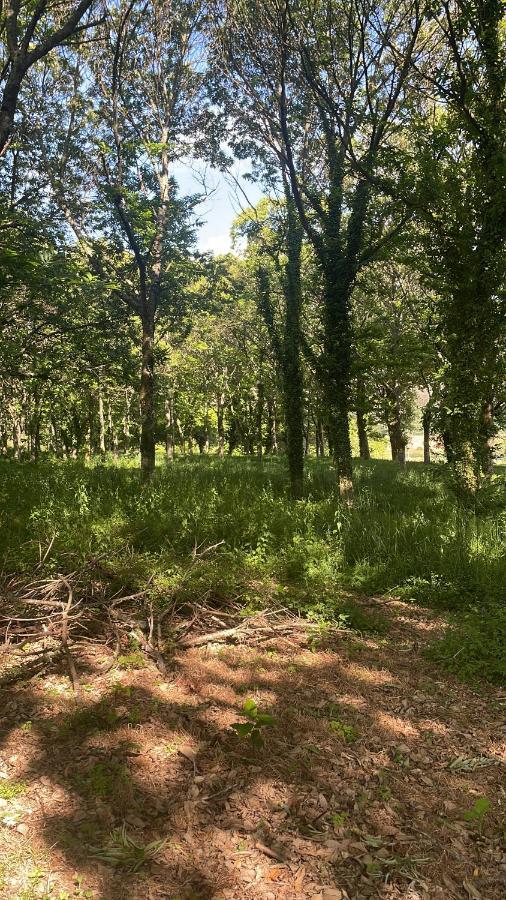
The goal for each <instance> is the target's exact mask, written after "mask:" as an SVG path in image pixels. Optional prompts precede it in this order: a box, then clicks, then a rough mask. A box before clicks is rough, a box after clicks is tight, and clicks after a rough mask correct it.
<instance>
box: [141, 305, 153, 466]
mask: <svg viewBox="0 0 506 900" xmlns="http://www.w3.org/2000/svg"><path fill="white" fill-rule="evenodd" d="M154 337H155V323H154V316H153V315H149V314H148V313H147V312H145V314H144V315H143V318H142V361H141V383H140V392H139V407H140V415H141V441H140V444H141V448H140V449H141V479H142V481H149V479H150V478H151V476H152V474H153V472H154V471H155V449H156V446H155V378H154V376H155V353H154Z"/></svg>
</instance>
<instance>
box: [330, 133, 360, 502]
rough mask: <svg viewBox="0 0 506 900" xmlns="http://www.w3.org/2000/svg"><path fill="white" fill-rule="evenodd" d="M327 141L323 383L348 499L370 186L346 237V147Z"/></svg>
mask: <svg viewBox="0 0 506 900" xmlns="http://www.w3.org/2000/svg"><path fill="white" fill-rule="evenodd" d="M328 145H329V146H328V154H329V165H330V169H331V179H330V180H331V187H330V193H329V208H328V214H327V219H326V225H325V234H324V241H325V247H324V253H323V255H322V260H321V261H322V269H323V280H324V292H323V299H324V342H323V343H324V359H323V366H322V371H323V373H324V379H323V381H324V383H323V388H324V392H325V400H326V406H327V416H328V432H329V436H330V441H331V444H332V454H333V458H334V464H335V467H336V469H337V475H338V481H339V493H340V496H341V497H342V498H343V500H345V501H346V502H348V503H351V502H352V501H353V462H352V452H351V440H350V423H349V413H350V385H351V347H352V324H351V314H350V305H351V294H352V291H353V285H354V283H355V278H356V275H357V271H358V259H359V253H360V248H361V244H362V233H363V228H364V221H365V215H366V211H367V206H368V201H369V186H368V185H367V183H366V182H365V181H359V182H358V184H357V185H356V187H355V191H354V195H353V199H352V204H351V212H350V216H349V220H348V224H347V228H346V240H343V235H342V233H341V220H342V210H343V181H344V170H343V151H342V150H341V151H339V152H338V151H337V149H336V147H335V141H334V139H333V138H332V137H331V135H328Z"/></svg>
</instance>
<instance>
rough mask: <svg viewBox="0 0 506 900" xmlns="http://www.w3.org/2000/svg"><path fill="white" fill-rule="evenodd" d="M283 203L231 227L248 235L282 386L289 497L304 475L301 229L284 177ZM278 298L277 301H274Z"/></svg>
mask: <svg viewBox="0 0 506 900" xmlns="http://www.w3.org/2000/svg"><path fill="white" fill-rule="evenodd" d="M284 190H285V197H284V201H275V200H271V201H269V200H266V199H264V200H262V201H260V203H259V204H258V206H257V207H256V209H254V210H251V209H250V210H249V211H246V212H245V213H243V214H242V216H240V217H239V218H238V219H237V220H236V222H235V225H234V230H235V231H236V232H237V233H242V234H244V235H245V236H246V237H247V239H248V245H247V251H246V252H247V259H248V261H249V262H250V265H251V267H252V269H253V272H254V278H255V285H254V295H255V300H256V305H257V309H258V312H259V314H260V316H261V317H262V319H263V321H264V324H265V326H266V328H267V332H268V334H269V338H270V342H271V348H272V352H273V354H274V357H275V359H276V362H277V367H278V370H279V374H280V378H281V382H282V385H283V408H284V413H285V426H286V449H287V456H288V472H289V476H290V489H291V493H292V497H294V498H295V499H298V498H300V497H301V496H302V491H303V479H304V425H303V418H304V397H303V388H304V380H303V373H302V360H301V340H302V338H301V309H302V284H301V253H302V229H301V227H300V222H299V219H298V216H297V210H296V208H295V204H294V201H293V197H292V194H291V191H290V186H289V182H288V180H287V179H285V181H284ZM280 297H281V298H282V299H281V302H279V299H280Z"/></svg>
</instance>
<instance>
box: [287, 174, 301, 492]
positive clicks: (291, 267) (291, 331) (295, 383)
mask: <svg viewBox="0 0 506 900" xmlns="http://www.w3.org/2000/svg"><path fill="white" fill-rule="evenodd" d="M285 196H286V208H287V234H286V254H287V262H286V267H285V278H284V297H285V331H284V336H283V393H284V401H285V416H286V443H287V454H288V469H289V473H290V490H291V494H292V497H293V498H294V499H295V500H297V499H299V498H300V497H302V492H303V487H304V397H303V390H304V382H303V375H302V365H301V354H300V351H301V326H300V315H301V305H302V286H301V280H300V267H301V252H302V229H301V226H300V222H299V218H298V214H297V209H296V207H295V203H294V200H293V196H292V194H291V191H290V190H289V188H288V185H287V184H286V183H285Z"/></svg>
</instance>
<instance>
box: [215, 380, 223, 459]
mask: <svg viewBox="0 0 506 900" xmlns="http://www.w3.org/2000/svg"><path fill="white" fill-rule="evenodd" d="M216 423H217V430H218V456H219V457H220V459H223V457H224V455H225V395H224V394H222V393H218V395H217V397H216Z"/></svg>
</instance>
